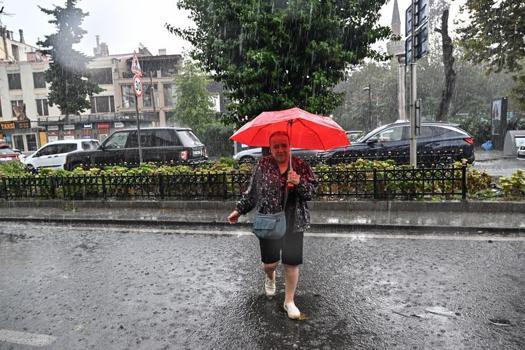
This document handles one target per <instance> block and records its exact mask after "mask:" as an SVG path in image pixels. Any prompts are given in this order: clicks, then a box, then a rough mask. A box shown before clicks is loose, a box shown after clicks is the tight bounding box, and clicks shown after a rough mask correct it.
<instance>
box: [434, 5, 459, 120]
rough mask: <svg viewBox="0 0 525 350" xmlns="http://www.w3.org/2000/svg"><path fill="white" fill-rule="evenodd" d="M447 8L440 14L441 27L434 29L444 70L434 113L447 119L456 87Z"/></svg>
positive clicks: (440, 117)
mask: <svg viewBox="0 0 525 350" xmlns="http://www.w3.org/2000/svg"><path fill="white" fill-rule="evenodd" d="M448 14H449V9H448V8H445V9H444V10H443V12H442V14H441V28H436V31H437V32H438V33H440V34H441V47H442V49H443V68H444V70H445V87H444V89H443V91H442V93H441V102H440V103H439V109H438V112H437V115H436V120H438V121H447V117H448V111H449V109H450V103H451V100H452V96H453V94H454V89H455V87H456V72H455V71H454V45H453V44H452V38H451V37H450V35H449V33H448Z"/></svg>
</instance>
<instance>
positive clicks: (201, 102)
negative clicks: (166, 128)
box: [172, 60, 215, 133]
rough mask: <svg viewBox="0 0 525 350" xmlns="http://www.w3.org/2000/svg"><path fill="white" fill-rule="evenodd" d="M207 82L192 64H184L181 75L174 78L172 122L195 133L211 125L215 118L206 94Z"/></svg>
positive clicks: (189, 62)
mask: <svg viewBox="0 0 525 350" xmlns="http://www.w3.org/2000/svg"><path fill="white" fill-rule="evenodd" d="M209 82H210V81H209V79H208V78H207V77H206V75H205V74H204V73H203V72H202V71H201V70H200V69H199V68H198V67H197V66H196V65H195V64H194V63H193V62H191V61H189V60H187V61H185V62H184V66H183V68H182V72H181V74H179V75H178V76H177V77H176V78H175V86H176V103H175V111H174V112H175V113H174V120H172V121H173V122H175V123H176V124H182V125H185V126H188V127H191V128H192V129H193V130H195V131H196V132H197V133H200V132H201V131H202V130H203V129H204V127H205V126H206V125H208V124H212V123H213V121H214V120H215V118H214V117H213V113H214V112H213V110H212V103H211V100H210V97H211V96H210V93H209V92H208V84H209Z"/></svg>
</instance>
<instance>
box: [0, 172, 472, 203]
mask: <svg viewBox="0 0 525 350" xmlns="http://www.w3.org/2000/svg"><path fill="white" fill-rule="evenodd" d="M316 176H317V179H318V187H317V191H316V198H317V199H341V198H343V199H348V198H372V199H418V198H431V197H436V196H437V197H439V198H463V199H465V198H466V195H467V175H466V165H462V166H460V167H454V166H452V165H451V166H448V167H433V168H418V169H411V168H410V169H403V168H396V169H360V170H342V171H335V170H330V171H318V172H316ZM249 179H250V174H248V173H232V172H229V173H221V172H218V173H182V174H170V175H160V174H157V175H92V176H90V175H86V176H63V177H58V176H48V177H35V176H27V177H4V178H0V198H3V199H5V200H15V199H74V200H88V199H128V200H129V199H151V200H163V199H186V200H187V199H196V200H197V199H216V200H223V199H235V198H239V197H240V196H241V195H242V193H243V192H244V191H245V190H246V188H247V186H248V182H249Z"/></svg>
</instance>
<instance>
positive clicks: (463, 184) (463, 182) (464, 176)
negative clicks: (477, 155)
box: [461, 163, 467, 200]
mask: <svg viewBox="0 0 525 350" xmlns="http://www.w3.org/2000/svg"><path fill="white" fill-rule="evenodd" d="M461 198H462V199H464V200H465V199H467V165H466V164H465V163H463V164H462V165H461Z"/></svg>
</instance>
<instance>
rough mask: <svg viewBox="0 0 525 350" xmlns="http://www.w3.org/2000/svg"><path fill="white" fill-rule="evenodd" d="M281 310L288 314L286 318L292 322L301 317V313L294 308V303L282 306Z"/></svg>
mask: <svg viewBox="0 0 525 350" xmlns="http://www.w3.org/2000/svg"><path fill="white" fill-rule="evenodd" d="M283 308H284V311H286V312H287V313H288V318H290V319H292V320H297V319H299V317H301V312H300V311H299V309H298V308H297V306H295V303H293V302H292V303H288V304H283Z"/></svg>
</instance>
